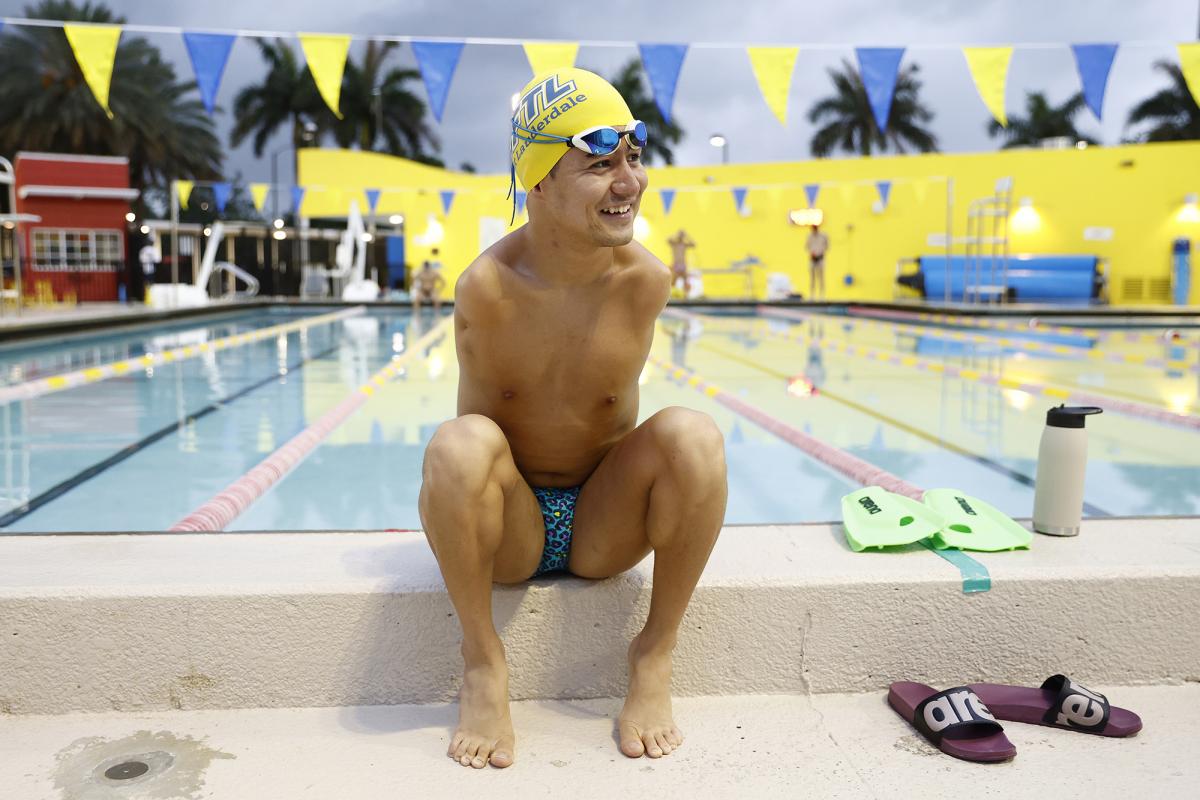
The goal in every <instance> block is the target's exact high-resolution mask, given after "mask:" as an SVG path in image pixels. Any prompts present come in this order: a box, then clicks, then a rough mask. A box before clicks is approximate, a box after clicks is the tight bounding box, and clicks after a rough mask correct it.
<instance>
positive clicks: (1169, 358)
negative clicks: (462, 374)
mask: <svg viewBox="0 0 1200 800" xmlns="http://www.w3.org/2000/svg"><path fill="white" fill-rule="evenodd" d="M447 313H448V312H447ZM866 313H869V312H866V311H863V310H856V309H833V310H822V311H820V312H818V311H816V310H800V309H775V310H771V309H764V310H760V312H759V313H754V312H752V311H736V312H734V311H729V310H716V309H701V308H693V309H690V310H685V309H679V310H675V309H672V310H669V311H668V313H667V314H665V315H664V317H663V318H662V319H661V320H660V323H659V328H658V331H657V333H656V337H655V342H654V346H653V350H652V361H651V363H650V364H649V365H648V366H647V368H646V370H645V372H644V374H643V375H642V379H641V383H642V386H641V391H642V401H641V414H640V418H641V419H645V418H646V417H647V416H649V415H651V414H653V413H654V412H655V411H657V410H658V409H660V408H663V407H665V406H668V405H685V406H689V407H692V408H696V409H700V410H703V411H705V412H707V413H709V414H711V415H712V416H713V417H714V418H715V419H716V421H717V422H718V424H719V425H720V427H721V429H722V430H723V431H724V433H725V437H726V443H727V444H726V447H727V454H728V461H729V467H730V501H729V510H728V514H727V517H726V521H727V523H728V524H764V523H796V522H806V521H825V520H836V519H838V518H840V507H839V501H840V498H841V496H842V495H843V494H845V493H847V492H850V491H852V490H854V489H855V488H858V487H857V484H855V483H854V482H852V481H851V480H849V479H848V478H846V477H844V476H843V475H841V474H840V473H838V472H835V471H833V470H832V469H830V468H829V467H827V466H825V465H823V464H822V463H819V462H818V461H816V460H814V459H813V458H811V457H810V456H808V455H806V454H805V453H804V452H802V451H801V450H799V449H798V448H797V447H796V446H795V445H794V444H792V443H789V441H788V440H787V439H786V437H784V438H781V437H780V435H779V434H778V430H776V431H775V432H774V433H773V432H770V431H768V430H767V429H764V427H762V426H761V424H760V423H761V419H762V418H764V417H769V418H771V419H772V420H774V421H776V422H777V423H779V424H780V425H782V426H783V427H786V428H788V429H790V430H797V431H800V432H803V433H805V434H808V435H809V436H812V437H816V438H817V439H820V440H823V441H825V442H827V443H829V444H831V445H834V446H836V447H838V448H841V449H843V450H845V451H848V452H849V453H851V454H853V455H855V456H857V457H859V458H861V459H864V460H866V461H869V462H871V463H873V464H876V465H878V466H880V467H883V468H884V469H886V470H888V471H890V472H892V473H895V474H896V475H899V476H901V477H903V478H905V479H906V480H908V481H909V482H911V483H914V484H916V485H917V486H920V487H924V488H934V487H939V486H953V487H956V488H959V489H962V490H964V491H966V492H969V493H971V494H974V495H977V496H979V497H982V498H983V499H985V500H988V501H990V502H992V503H993V504H995V505H996V506H998V507H999V508H1001V509H1002V510H1004V511H1007V512H1008V513H1010V514H1012V515H1014V516H1021V517H1027V516H1028V515H1029V514H1030V512H1031V509H1032V505H1033V488H1032V481H1033V476H1034V474H1035V470H1036V454H1037V447H1038V440H1039V437H1040V435H1041V430H1042V424H1043V420H1044V417H1045V409H1046V408H1048V407H1049V406H1051V405H1055V404H1057V403H1058V402H1062V401H1061V399H1059V398H1060V397H1061V396H1062V395H1063V394H1071V395H1076V394H1080V393H1081V394H1083V395H1085V396H1086V395H1092V396H1101V397H1102V398H1104V399H1105V400H1106V401H1111V403H1112V404H1113V405H1119V406H1121V407H1122V409H1123V413H1117V411H1116V410H1113V409H1112V408H1110V410H1109V412H1108V413H1106V414H1104V415H1103V416H1101V417H1099V418H1094V419H1093V420H1091V421H1090V422H1089V434H1090V449H1089V457H1090V460H1089V465H1088V475H1087V490H1086V495H1085V501H1086V503H1087V511H1088V513H1089V514H1090V515H1093V516H1096V515H1155V516H1167V515H1194V514H1200V477H1197V476H1200V469H1198V468H1200V427H1197V424H1196V423H1197V417H1198V416H1200V405H1198V400H1197V397H1198V384H1200V366H1197V361H1198V356H1200V349H1198V348H1197V340H1198V339H1200V335H1198V332H1197V330H1196V329H1194V328H1193V329H1181V330H1180V331H1179V334H1178V336H1177V337H1176V338H1171V337H1167V336H1164V334H1163V329H1162V328H1128V327H1121V328H1112V329H1103V330H1102V331H1095V330H1092V329H1065V328H1045V327H1039V328H1037V329H1031V328H1028V327H1024V328H1023V329H1020V330H1016V331H1014V330H1009V329H1008V328H1010V327H1013V326H1012V325H1011V324H1010V325H1007V326H1003V327H988V326H987V325H991V324H992V323H986V324H980V323H978V322H975V323H968V322H967V321H964V320H956V321H952V322H953V324H951V323H943V324H932V323H931V322H930V321H929V320H927V319H924V318H919V317H915V316H912V315H899V316H898V317H897V316H896V315H884V316H879V317H875V318H872V317H868V316H866ZM870 313H873V312H870ZM880 313H883V312H880ZM438 322H439V320H437V319H436V318H435V317H434V315H433V313H432V312H431V311H429V310H428V309H427V310H425V311H424V312H423V313H422V314H420V315H418V316H413V315H412V314H411V313H410V312H408V311H407V310H402V309H390V308H386V309H372V310H367V311H361V310H357V309H342V308H321V309H312V308H303V309H298V308H289V307H282V306H281V307H275V308H270V309H264V310H258V311H252V312H244V313H232V314H225V315H221V316H214V317H206V318H202V319H199V320H197V319H195V318H193V319H192V320H184V321H178V322H175V323H172V324H169V325H156V326H153V327H146V328H138V329H135V330H126V331H123V332H114V333H103V332H101V333H91V334H88V335H86V336H76V337H74V338H69V339H60V340H58V341H55V342H53V343H49V344H45V343H43V344H37V345H10V346H5V347H3V348H0V392H7V394H6V395H4V399H5V400H6V401H5V402H3V404H2V405H0V470H2V471H3V474H2V475H0V531H2V532H4V533H28V532H46V531H158V530H167V529H169V528H170V527H172V526H173V525H174V524H176V523H177V522H179V521H180V520H181V519H182V518H184V517H185V516H187V515H188V514H189V513H190V512H192V511H193V510H194V509H196V508H198V507H200V506H202V505H203V504H205V503H206V502H207V501H208V500H210V498H212V497H213V496H214V495H217V494H218V493H219V492H221V491H222V490H223V489H225V487H227V486H229V485H230V484H231V483H232V482H234V481H235V480H237V479H238V478H239V477H240V476H242V475H244V474H246V473H247V472H248V471H250V470H252V469H253V468H255V467H256V465H259V464H260V463H261V462H263V460H264V459H267V458H268V457H270V456H271V455H272V454H273V453H276V452H277V451H279V450H280V448H281V447H283V446H284V445H285V443H287V442H288V441H289V440H290V439H292V437H294V436H296V435H297V434H299V433H301V432H302V431H305V430H306V429H308V428H309V427H310V426H312V425H313V423H314V422H316V421H318V420H320V419H322V418H323V417H324V416H325V415H327V414H328V413H329V412H330V411H331V409H336V408H339V407H340V406H339V404H342V403H343V402H344V401H345V400H346V399H347V397H349V396H350V395H352V394H353V393H355V392H356V391H357V390H358V388H359V387H362V386H364V385H367V386H369V387H372V388H371V389H370V391H369V394H368V395H365V396H364V397H362V398H359V399H360V400H361V401H362V402H361V405H360V406H358V407H357V408H356V409H353V410H352V411H351V412H350V413H349V414H348V416H346V418H345V420H344V421H343V422H341V423H340V424H338V425H337V426H336V427H333V428H332V430H331V431H330V432H329V434H328V436H327V437H326V438H325V439H324V440H323V441H322V442H321V443H320V444H319V446H317V447H316V449H315V450H314V451H313V452H312V453H311V455H309V456H308V457H307V458H306V459H304V460H303V461H302V462H301V463H300V464H299V465H298V466H297V467H296V468H295V469H294V470H293V471H291V472H290V473H288V474H287V475H286V476H285V477H283V479H282V480H280V481H279V482H278V483H277V484H276V485H274V487H273V488H271V489H270V490H269V491H267V492H266V494H265V495H264V496H262V497H261V498H260V499H258V500H257V501H256V502H253V503H251V504H249V506H248V507H247V508H246V509H245V510H244V511H243V512H242V513H240V515H238V516H236V518H235V519H233V521H232V522H231V523H230V524H229V525H228V527H227V529H228V530H238V531H255V530H357V529H385V528H417V527H419V525H420V520H419V518H418V514H417V508H416V501H417V493H418V489H419V485H420V464H421V457H422V453H423V451H424V447H425V445H426V443H427V442H428V441H429V438H430V437H431V436H432V434H433V432H434V430H435V429H436V428H437V426H438V425H439V424H440V423H441V422H442V421H443V420H445V419H447V418H448V417H450V416H452V415H453V414H454V409H455V394H456V383H457V366H456V362H455V356H454V345H453V341H452V334H451V333H449V332H447V333H446V334H445V335H443V336H440V337H437V338H434V339H433V340H431V341H429V342H428V346H424V347H421V348H419V350H411V351H410V348H413V345H414V343H415V342H417V340H418V339H420V338H421V337H422V336H425V335H427V334H429V333H430V332H431V331H432V330H433V329H434V328H435V327H436V325H437V323H438ZM1065 324H1066V325H1071V324H1073V323H1065ZM1017 327H1020V326H1019V325H1018V326H1017ZM435 336H436V334H435ZM163 353H172V354H173V355H171V356H170V357H169V358H167V357H164V356H162V355H161V354H163ZM147 354H151V355H150V356H147ZM153 354H160V355H158V356H154V355H153ZM151 361H153V362H154V363H153V364H151V363H150V362H151ZM114 363H116V364H117V365H118V366H117V367H115V368H114V367H111V366H110V367H104V366H103V365H106V364H108V365H111V364H114ZM389 364H392V365H394V366H393V367H392V369H391V370H390V371H389V373H388V374H387V375H384V376H382V377H379V378H378V379H377V380H376V381H375V383H373V384H372V383H369V382H370V380H371V378H372V376H377V375H378V374H379V371H380V370H381V369H384V368H387V367H388V365H389ZM121 365H124V366H123V367H122V366H121ZM680 369H682V370H683V371H679V370H680ZM68 373H75V376H74V377H72V378H70V379H64V378H62V377H59V376H62V375H64V374H68ZM73 383H78V385H72V384H73ZM717 388H719V389H720V390H721V391H723V393H724V394H725V395H726V396H728V397H733V398H737V399H738V400H739V401H741V403H742V404H743V405H748V406H752V407H753V408H754V409H755V410H756V414H757V421H756V420H755V419H752V418H751V417H748V416H746V415H745V414H742V413H739V412H736V411H735V410H733V409H732V408H730V407H728V404H726V405H723V404H721V403H720V402H718V400H717V398H716V397H714V394H715V393H716V389H717ZM710 389H711V390H710ZM1105 404H1106V403H1101V405H1105Z"/></svg>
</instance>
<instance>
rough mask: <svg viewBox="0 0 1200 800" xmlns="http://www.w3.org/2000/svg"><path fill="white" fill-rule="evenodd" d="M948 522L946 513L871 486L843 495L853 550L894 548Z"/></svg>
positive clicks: (918, 538)
mask: <svg viewBox="0 0 1200 800" xmlns="http://www.w3.org/2000/svg"><path fill="white" fill-rule="evenodd" d="M944 525H945V520H944V519H943V518H942V515H941V514H939V513H937V512H936V511H934V510H933V509H932V508H930V507H929V506H927V505H925V504H923V503H918V502H917V501H916V500H912V499H910V498H907V497H904V496H903V495H898V494H893V493H892V492H889V491H887V490H886V489H883V488H881V487H879V486H868V487H866V488H865V489H859V490H858V491H857V492H851V493H850V494H848V495H846V496H845V497H843V498H842V527H843V528H844V529H845V531H846V541H847V542H848V543H849V544H850V549H851V550H853V551H854V552H856V553H860V552H862V551H863V550H865V549H867V548H868V547H890V546H893V545H898V544H912V543H913V542H916V541H919V540H921V539H924V538H926V537H928V536H932V535H933V534H935V533H937V532H938V531H939V530H941V528H942V527H943V526H944Z"/></svg>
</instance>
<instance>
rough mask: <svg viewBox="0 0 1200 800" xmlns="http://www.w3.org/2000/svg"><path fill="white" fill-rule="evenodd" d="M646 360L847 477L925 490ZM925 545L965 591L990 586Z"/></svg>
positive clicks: (910, 493) (976, 567)
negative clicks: (956, 572) (954, 573)
mask: <svg viewBox="0 0 1200 800" xmlns="http://www.w3.org/2000/svg"><path fill="white" fill-rule="evenodd" d="M648 360H649V362H650V363H652V364H654V365H655V366H656V367H658V368H659V369H662V370H664V371H666V372H667V373H668V374H670V375H671V377H673V378H675V379H676V380H679V381H682V382H683V383H686V384H687V385H688V386H691V387H692V388H693V389H696V390H697V391H699V392H701V393H703V394H704V395H705V396H706V397H710V398H712V399H713V400H714V401H715V402H717V403H719V404H720V405H722V406H724V407H725V408H728V409H729V410H730V411H733V412H734V413H735V414H738V415H739V416H741V417H744V418H745V419H748V420H750V421H751V422H753V423H754V424H755V425H758V426H759V427H760V428H762V429H763V430H765V431H767V432H768V433H770V434H773V435H774V436H776V437H778V438H780V439H782V440H783V441H785V442H787V443H788V444H790V445H793V446H795V447H796V448H798V449H800V450H802V451H804V452H805V453H807V454H808V455H809V456H811V457H812V458H814V459H816V460H817V461H820V462H821V463H822V464H824V465H826V466H827V467H830V468H831V469H833V470H834V471H836V472H839V473H841V474H842V475H844V476H845V477H847V478H849V479H850V480H852V481H854V482H856V483H858V484H861V485H862V486H882V487H883V488H884V489H887V490H888V491H889V492H895V493H896V494H902V495H904V496H905V497H911V498H912V499H913V500H917V501H920V499H921V495H922V494H923V493H924V491H923V490H922V489H921V488H920V487H918V486H916V485H914V484H911V483H909V482H908V481H906V480H904V479H903V478H901V477H899V476H897V475H893V474H892V473H890V472H888V471H887V470H885V469H883V468H882V467H877V466H875V465H874V464H872V463H871V462H869V461H864V460H863V459H861V458H859V457H858V456H856V455H854V454H852V453H848V452H846V451H845V450H842V449H841V448H838V447H835V446H833V445H831V444H829V443H827V442H824V441H822V440H820V439H818V438H816V437H814V436H809V435H808V434H807V433H805V432H804V431H802V430H800V429H799V428H795V427H793V426H791V425H789V424H788V423H786V422H784V421H783V420H781V419H778V418H776V417H773V416H771V415H770V414H768V413H767V412H765V411H763V410H762V409H760V408H757V407H756V406H752V405H750V404H749V403H747V402H746V401H744V400H742V399H741V398H739V397H737V396H736V395H732V394H730V393H729V392H726V391H725V390H724V389H722V388H721V387H719V386H717V385H716V384H712V383H709V382H708V381H706V380H704V379H703V378H701V377H700V376H699V375H698V374H696V373H695V372H693V371H692V370H690V369H688V368H687V367H681V366H679V365H678V364H675V363H673V362H670V361H664V360H663V359H661V358H658V357H657V356H653V355H651V356H650V357H649V359H648ZM928 549H930V550H931V551H932V552H933V553H935V554H937V555H938V556H941V557H942V558H943V559H945V560H946V561H947V562H948V563H950V564H952V565H953V566H955V567H957V568H958V570H959V576H960V578H961V579H962V590H963V592H964V593H965V594H971V593H974V592H986V591H988V590H989V589H991V586H992V582H991V577H990V575H989V574H988V571H987V567H985V566H984V565H983V564H981V563H980V562H978V561H976V560H975V559H973V558H971V557H970V556H968V555H967V554H966V553H962V552H959V551H956V552H955V554H954V555H953V556H947V555H945V554H943V553H942V552H941V551H939V550H937V549H934V548H928Z"/></svg>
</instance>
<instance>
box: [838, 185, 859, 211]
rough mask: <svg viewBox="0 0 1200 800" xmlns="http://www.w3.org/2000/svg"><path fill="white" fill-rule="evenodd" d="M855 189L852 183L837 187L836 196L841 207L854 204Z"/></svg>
mask: <svg viewBox="0 0 1200 800" xmlns="http://www.w3.org/2000/svg"><path fill="white" fill-rule="evenodd" d="M857 188H858V187H857V186H855V185H854V184H853V183H843V184H841V185H840V186H838V196H839V197H840V198H841V199H842V205H843V206H848V205H850V204H851V203H853V202H854V190H855V189H857Z"/></svg>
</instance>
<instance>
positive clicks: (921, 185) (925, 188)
mask: <svg viewBox="0 0 1200 800" xmlns="http://www.w3.org/2000/svg"><path fill="white" fill-rule="evenodd" d="M912 187H913V196H914V197H916V199H917V207H918V208H920V207H921V206H923V205H925V198H926V197H928V196H929V181H927V180H925V179H924V178H917V179H916V180H915V181H913V182H912Z"/></svg>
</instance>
